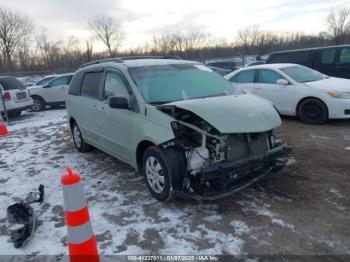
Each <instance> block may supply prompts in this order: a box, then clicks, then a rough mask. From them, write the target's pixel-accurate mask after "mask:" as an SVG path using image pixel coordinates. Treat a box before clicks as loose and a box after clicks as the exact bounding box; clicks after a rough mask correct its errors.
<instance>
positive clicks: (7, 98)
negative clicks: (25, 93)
mask: <svg viewBox="0 0 350 262" xmlns="http://www.w3.org/2000/svg"><path fill="white" fill-rule="evenodd" d="M2 99H4V101H9V100H11V94H10V92H5V93H3V95H2Z"/></svg>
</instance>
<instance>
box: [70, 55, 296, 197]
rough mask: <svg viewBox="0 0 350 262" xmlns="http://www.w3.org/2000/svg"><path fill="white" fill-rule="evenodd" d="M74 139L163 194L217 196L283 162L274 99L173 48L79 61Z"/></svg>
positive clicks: (74, 96)
mask: <svg viewBox="0 0 350 262" xmlns="http://www.w3.org/2000/svg"><path fill="white" fill-rule="evenodd" d="M66 108H67V113H68V121H69V125H70V128H71V130H72V135H73V140H74V144H75V146H76V148H77V149H78V150H79V151H80V152H87V151H89V150H90V149H91V147H92V146H93V147H96V148H99V149H100V150H102V151H105V152H106V153H108V154H110V155H112V156H114V157H116V158H118V159H120V160H122V161H124V162H126V163H129V164H130V165H132V166H133V167H134V168H135V169H137V170H138V172H139V173H141V174H142V175H143V176H144V177H145V181H146V183H147V186H148V188H149V190H150V192H151V194H152V195H153V196H154V197H155V198H156V199H158V200H160V201H166V200H169V199H171V198H172V197H174V196H187V197H191V198H195V199H208V200H210V199H217V198H221V197H224V196H227V195H229V194H231V193H233V192H236V191H238V190H240V189H242V188H244V187H247V186H249V185H251V184H253V183H255V182H257V181H258V180H260V179H261V178H264V177H265V176H267V175H268V174H271V173H274V172H276V171H278V170H280V169H281V168H283V167H284V166H285V164H286V160H287V155H288V153H289V151H290V148H289V146H288V145H287V144H285V143H282V142H281V141H279V140H278V139H276V137H275V135H274V133H273V130H274V129H275V128H277V127H278V126H280V124H281V119H280V117H279V115H278V113H277V111H276V110H275V108H274V107H273V105H272V104H271V103H270V102H268V101H267V100H264V99H262V98H259V97H257V96H254V95H251V94H246V93H244V92H242V91H239V90H234V89H232V86H231V84H230V83H229V82H228V81H227V80H225V79H224V78H223V77H221V76H220V75H218V74H217V73H215V72H213V71H212V70H211V69H209V68H207V67H206V66H204V65H202V64H200V63H198V62H192V61H184V60H180V59H177V58H171V57H126V58H110V59H104V60H98V61H93V62H90V63H87V64H84V65H83V66H81V67H80V69H79V70H77V72H76V73H75V75H74V77H73V79H72V81H71V84H70V88H69V94H68V97H67V101H66Z"/></svg>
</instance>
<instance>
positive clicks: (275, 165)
mask: <svg viewBox="0 0 350 262" xmlns="http://www.w3.org/2000/svg"><path fill="white" fill-rule="evenodd" d="M290 152H291V147H290V146H289V145H288V144H281V145H279V146H278V147H275V148H273V149H270V150H269V151H266V152H265V153H263V154H260V155H253V156H251V157H249V158H245V159H242V160H238V161H235V162H228V163H218V164H215V165H211V166H209V167H207V168H205V169H203V170H202V172H201V173H200V174H197V177H196V178H193V179H192V180H191V187H192V190H191V191H189V190H187V191H181V192H177V193H178V195H179V196H186V197H190V198H194V199H202V200H215V199H219V198H223V197H226V196H229V195H231V194H233V193H235V192H237V191H240V190H242V189H243V188H246V187H248V186H250V185H252V184H254V183H256V182H258V181H259V180H261V179H263V178H265V177H266V176H268V175H271V174H274V173H276V172H277V171H279V170H280V169H282V168H283V167H284V166H285V164H286V162H287V156H288V154H289V153H290Z"/></svg>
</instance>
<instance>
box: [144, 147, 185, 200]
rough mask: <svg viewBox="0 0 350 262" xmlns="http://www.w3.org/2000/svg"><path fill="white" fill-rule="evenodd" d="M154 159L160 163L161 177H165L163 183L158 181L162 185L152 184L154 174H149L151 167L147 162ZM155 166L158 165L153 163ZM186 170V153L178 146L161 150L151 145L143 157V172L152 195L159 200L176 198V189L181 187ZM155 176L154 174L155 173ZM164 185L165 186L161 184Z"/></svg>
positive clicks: (159, 172) (158, 172)
mask: <svg viewBox="0 0 350 262" xmlns="http://www.w3.org/2000/svg"><path fill="white" fill-rule="evenodd" d="M153 159H155V160H156V162H157V163H158V164H159V165H160V167H161V170H160V171H157V172H155V173H157V174H158V175H159V177H163V181H164V182H163V183H161V182H158V185H160V187H158V188H157V185H152V184H156V183H152V179H151V178H150V177H152V175H150V174H149V172H148V171H149V169H150V168H149V167H147V166H146V165H147V164H146V162H147V161H150V162H152V161H153ZM153 166H156V164H155V165H153ZM185 172H186V160H185V155H184V154H183V153H182V152H181V151H180V150H178V149H176V148H167V149H165V150H161V149H160V148H158V147H156V146H151V147H149V148H147V149H146V151H145V153H144V155H143V158H142V174H143V176H144V177H145V181H146V184H147V187H148V189H149V191H150V192H151V194H152V196H153V197H155V198H156V199H157V200H159V201H170V200H172V199H173V198H174V196H175V195H174V189H181V188H182V183H183V178H184V175H185ZM153 176H154V175H153ZM161 185H163V187H162V186H161Z"/></svg>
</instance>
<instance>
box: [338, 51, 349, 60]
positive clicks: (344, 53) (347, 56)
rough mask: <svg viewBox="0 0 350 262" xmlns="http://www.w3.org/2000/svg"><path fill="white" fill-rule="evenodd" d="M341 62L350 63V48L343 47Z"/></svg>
mask: <svg viewBox="0 0 350 262" xmlns="http://www.w3.org/2000/svg"><path fill="white" fill-rule="evenodd" d="M339 62H340V63H350V48H342V49H341V51H340V57H339Z"/></svg>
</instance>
